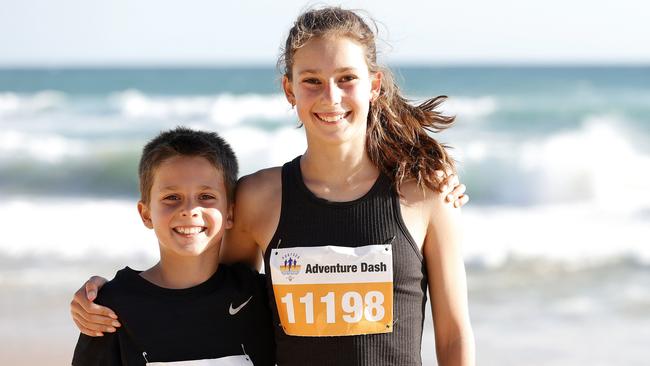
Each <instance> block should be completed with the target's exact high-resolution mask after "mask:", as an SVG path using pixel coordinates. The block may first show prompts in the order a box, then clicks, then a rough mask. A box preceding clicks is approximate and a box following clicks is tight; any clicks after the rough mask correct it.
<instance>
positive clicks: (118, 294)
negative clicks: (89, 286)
mask: <svg viewBox="0 0 650 366" xmlns="http://www.w3.org/2000/svg"><path fill="white" fill-rule="evenodd" d="M134 276H139V271H135V270H133V269H131V268H129V267H124V268H122V269H120V270H119V271H117V272H116V273H115V276H114V277H113V279H111V280H110V281H108V282H107V283H105V284H104V286H102V287H101V288H100V289H99V293H98V294H97V299H96V300H95V302H96V303H98V304H100V305H104V306H108V307H110V308H113V307H115V306H118V305H119V302H120V301H119V300H120V299H122V298H125V297H126V295H127V294H128V293H130V292H133V291H134V290H133V286H132V285H133V279H134Z"/></svg>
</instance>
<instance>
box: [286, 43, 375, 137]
mask: <svg viewBox="0 0 650 366" xmlns="http://www.w3.org/2000/svg"><path fill="white" fill-rule="evenodd" d="M292 75H293V77H292V80H289V79H288V78H286V77H285V79H284V80H283V87H284V90H285V92H286V94H287V97H288V98H289V100H290V101H295V104H296V107H297V112H298V117H299V119H300V121H301V122H302V123H303V125H304V126H305V130H306V133H307V138H308V139H318V140H325V142H327V143H342V142H346V141H355V142H357V143H362V142H363V141H364V140H365V134H366V121H367V118H368V111H369V107H370V101H371V100H372V99H373V97H374V96H376V94H378V92H379V87H380V86H381V82H380V77H379V76H378V74H371V73H370V72H369V70H368V65H367V64H366V60H365V54H364V48H363V47H362V46H361V45H360V44H358V43H357V42H355V41H353V40H351V39H349V38H346V37H318V38H314V39H312V40H310V41H309V42H307V43H306V44H305V45H304V46H303V47H301V48H300V49H298V50H297V51H296V53H295V57H294V62H293V73H292Z"/></svg>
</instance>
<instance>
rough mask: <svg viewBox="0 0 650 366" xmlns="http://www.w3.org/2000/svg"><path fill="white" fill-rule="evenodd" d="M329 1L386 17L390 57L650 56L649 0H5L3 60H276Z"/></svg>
mask: <svg viewBox="0 0 650 366" xmlns="http://www.w3.org/2000/svg"><path fill="white" fill-rule="evenodd" d="M322 4H328V5H342V6H344V7H347V8H355V9H364V10H365V11H367V12H368V13H369V14H370V15H371V16H372V17H373V18H375V19H376V20H378V21H379V22H380V38H381V39H382V40H383V42H381V43H380V50H381V51H382V53H381V55H382V57H383V60H384V61H387V62H394V63H413V64H433V65H457V64H644V65H648V64H650V46H648V44H649V43H650V42H649V41H648V40H649V39H650V25H649V24H650V22H648V21H647V19H648V14H650V2H648V1H643V0H617V1H603V0H545V1H538V0H491V1H485V0H482V1H481V0H453V1H414V0H399V1H395V0H373V1H340V2H313V1H312V2H306V1H304V0H282V1H262V0H258V1H253V0H238V1H217V0H184V1H178V0H111V1H99V0H57V1H49V0H0V9H2V10H1V11H0V67H23V66H27V67H29V66H111V65H113V66H129V65H134V66H138V65H154V66H155V65H163V66H164V65H199V66H213V65H273V64H274V63H275V60H276V58H277V55H278V53H279V46H280V45H281V43H282V41H283V39H284V37H285V36H286V34H287V31H288V29H289V28H290V27H291V25H292V22H293V20H294V19H295V17H296V16H297V15H298V14H299V13H300V12H301V11H302V10H304V9H306V8H308V7H309V6H313V5H322Z"/></svg>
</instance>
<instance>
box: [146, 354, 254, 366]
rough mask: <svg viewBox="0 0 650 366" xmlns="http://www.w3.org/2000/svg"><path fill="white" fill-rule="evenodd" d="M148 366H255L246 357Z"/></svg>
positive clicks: (155, 363) (152, 363)
mask: <svg viewBox="0 0 650 366" xmlns="http://www.w3.org/2000/svg"><path fill="white" fill-rule="evenodd" d="M147 366H253V362H252V361H251V359H250V357H248V356H246V355H241V356H228V357H221V358H213V359H210V360H192V361H174V362H147Z"/></svg>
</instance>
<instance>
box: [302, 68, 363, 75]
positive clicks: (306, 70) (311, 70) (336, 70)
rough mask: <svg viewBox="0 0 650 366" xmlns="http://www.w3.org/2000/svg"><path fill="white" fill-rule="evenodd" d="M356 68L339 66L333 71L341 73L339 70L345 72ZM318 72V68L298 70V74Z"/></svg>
mask: <svg viewBox="0 0 650 366" xmlns="http://www.w3.org/2000/svg"><path fill="white" fill-rule="evenodd" d="M356 70H357V69H356V68H355V67H349V66H348V67H339V68H338V69H335V70H334V72H335V73H341V72H346V71H356ZM319 72H320V69H305V70H300V71H299V72H298V75H302V74H318V73H319Z"/></svg>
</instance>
